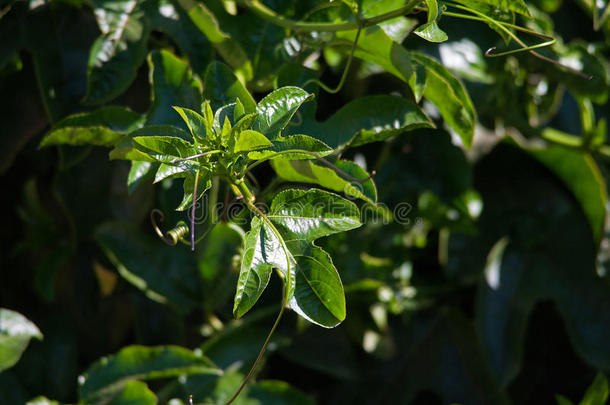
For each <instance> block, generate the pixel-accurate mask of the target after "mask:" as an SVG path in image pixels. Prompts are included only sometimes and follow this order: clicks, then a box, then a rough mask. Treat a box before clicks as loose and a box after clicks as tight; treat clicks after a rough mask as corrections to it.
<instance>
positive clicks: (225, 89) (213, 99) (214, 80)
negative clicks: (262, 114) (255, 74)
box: [203, 61, 256, 113]
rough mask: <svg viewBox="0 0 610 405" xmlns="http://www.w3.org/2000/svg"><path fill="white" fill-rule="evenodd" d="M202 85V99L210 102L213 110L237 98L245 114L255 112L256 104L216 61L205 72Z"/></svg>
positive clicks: (239, 83)
mask: <svg viewBox="0 0 610 405" xmlns="http://www.w3.org/2000/svg"><path fill="white" fill-rule="evenodd" d="M204 83H205V85H204V91H203V97H204V98H205V99H206V100H209V101H210V103H211V105H212V108H213V109H214V110H216V109H218V108H220V107H222V106H224V105H226V104H230V103H233V102H235V99H237V98H239V100H240V102H241V103H243V106H244V111H245V112H246V113H253V112H254V111H256V102H255V101H254V99H253V98H252V96H251V95H250V93H249V92H248V90H247V89H246V88H245V87H244V85H243V84H242V83H241V82H240V81H239V79H237V77H236V76H235V74H233V71H232V70H231V69H230V68H229V67H228V66H227V65H225V64H224V63H222V62H218V61H214V62H212V63H210V64H209V65H208V67H207V69H206V71H205V80H204Z"/></svg>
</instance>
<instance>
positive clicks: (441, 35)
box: [414, 0, 449, 42]
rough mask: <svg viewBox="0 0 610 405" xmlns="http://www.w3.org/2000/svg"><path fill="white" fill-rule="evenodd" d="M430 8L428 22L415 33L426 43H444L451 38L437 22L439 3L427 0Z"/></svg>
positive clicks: (434, 0)
mask: <svg viewBox="0 0 610 405" xmlns="http://www.w3.org/2000/svg"><path fill="white" fill-rule="evenodd" d="M426 5H427V6H428V22H427V23H426V24H422V25H421V26H419V27H418V28H417V29H416V30H415V31H414V33H415V34H416V35H419V36H420V37H422V38H423V39H425V40H426V41H430V42H444V41H446V40H447V39H448V38H449V37H447V34H446V33H445V32H444V31H443V30H441V29H440V28H439V27H438V25H437V23H436V21H437V19H438V2H437V0H426Z"/></svg>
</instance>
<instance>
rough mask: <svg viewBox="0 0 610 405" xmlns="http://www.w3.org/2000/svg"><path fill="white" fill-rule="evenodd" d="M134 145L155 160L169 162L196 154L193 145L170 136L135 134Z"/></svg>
mask: <svg viewBox="0 0 610 405" xmlns="http://www.w3.org/2000/svg"><path fill="white" fill-rule="evenodd" d="M132 139H133V142H134V146H135V147H136V148H137V149H138V150H140V151H141V152H144V153H146V154H148V155H149V156H151V157H153V158H154V159H155V160H157V161H159V162H164V163H170V162H172V161H174V160H176V159H180V158H186V157H189V156H192V155H194V154H196V149H195V148H194V146H193V145H192V144H190V143H188V142H186V141H185V140H183V139H182V138H176V137H171V136H135V137H133V138H132Z"/></svg>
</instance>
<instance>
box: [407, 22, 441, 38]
mask: <svg viewBox="0 0 610 405" xmlns="http://www.w3.org/2000/svg"><path fill="white" fill-rule="evenodd" d="M413 32H414V33H415V34H416V35H418V36H420V37H422V38H423V39H425V40H426V41H429V42H437V43H438V42H445V41H446V40H448V39H449V37H448V36H447V34H446V33H445V31H443V30H441V29H440V28H439V27H438V24H437V23H436V21H431V22H428V23H425V24H422V25H420V26H419V27H417V29H416V30H415V31H413Z"/></svg>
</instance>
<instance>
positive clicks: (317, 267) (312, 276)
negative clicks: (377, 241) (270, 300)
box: [289, 221, 359, 328]
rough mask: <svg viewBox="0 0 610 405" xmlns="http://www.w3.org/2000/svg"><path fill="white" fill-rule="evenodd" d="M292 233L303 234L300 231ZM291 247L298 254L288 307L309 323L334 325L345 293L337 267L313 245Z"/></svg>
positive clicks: (341, 314)
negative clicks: (304, 248) (292, 289)
mask: <svg viewBox="0 0 610 405" xmlns="http://www.w3.org/2000/svg"><path fill="white" fill-rule="evenodd" d="M334 225H335V224H332V226H334ZM357 226H359V221H358V225H357ZM354 227H356V226H352V228H354ZM352 228H349V229H352ZM293 229H294V228H293ZM291 231H292V230H291ZM296 236H300V237H303V235H301V234H300V232H299V234H297V235H296ZM307 237H310V235H308V236H307ZM292 243H293V242H291V244H292ZM291 250H293V249H291ZM294 250H296V251H297V252H299V253H295V256H294V258H295V260H296V266H295V270H294V271H295V274H296V280H295V289H294V295H293V297H292V298H291V300H290V301H289V305H290V307H291V308H292V309H293V310H294V311H295V312H296V313H298V314H299V315H301V316H302V317H303V318H305V319H307V320H308V321H310V322H313V323H315V324H317V325H320V326H324V327H326V328H334V327H335V326H337V325H338V324H340V323H341V322H342V321H343V320H344V319H345V294H344V292H343V284H342V283H341V278H340V277H339V273H338V272H337V269H336V268H335V266H334V265H333V263H332V260H331V258H330V256H329V255H328V253H326V252H325V251H324V250H322V249H321V248H319V247H317V246H313V245H312V246H309V247H308V248H307V249H306V250H303V251H301V248H300V247H297V248H295V249H294Z"/></svg>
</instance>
